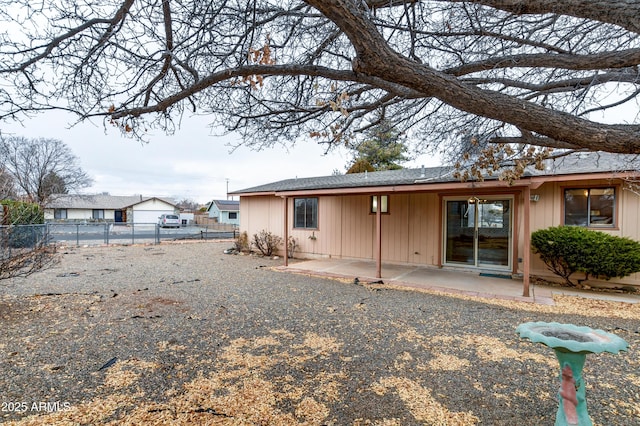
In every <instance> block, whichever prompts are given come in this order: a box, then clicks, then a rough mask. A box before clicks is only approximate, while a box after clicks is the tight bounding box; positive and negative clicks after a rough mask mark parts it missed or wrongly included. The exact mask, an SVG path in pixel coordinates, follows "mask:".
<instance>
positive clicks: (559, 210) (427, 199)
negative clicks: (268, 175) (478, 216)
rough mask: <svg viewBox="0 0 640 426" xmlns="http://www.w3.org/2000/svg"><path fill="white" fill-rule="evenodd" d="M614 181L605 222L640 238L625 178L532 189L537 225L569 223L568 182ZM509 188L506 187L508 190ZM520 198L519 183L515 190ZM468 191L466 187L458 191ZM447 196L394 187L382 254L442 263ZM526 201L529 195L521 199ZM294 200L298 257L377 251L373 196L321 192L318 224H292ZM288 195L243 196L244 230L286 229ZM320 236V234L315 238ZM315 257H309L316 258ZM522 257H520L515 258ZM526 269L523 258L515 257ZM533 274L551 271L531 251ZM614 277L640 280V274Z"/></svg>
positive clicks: (518, 219)
mask: <svg viewBox="0 0 640 426" xmlns="http://www.w3.org/2000/svg"><path fill="white" fill-rule="evenodd" d="M596 186H615V187H616V191H617V192H616V196H617V203H616V224H617V227H616V228H611V229H605V228H603V229H600V230H601V231H603V232H607V233H610V234H611V235H618V236H625V237H629V238H631V239H634V240H636V241H640V215H639V214H638V212H639V211H640V196H639V195H638V194H636V193H634V192H632V191H630V190H627V189H624V185H622V181H621V180H604V179H600V180H587V181H584V180H583V181H562V182H560V181H552V182H548V183H544V184H542V185H541V186H540V187H538V188H533V189H532V190H531V194H532V195H537V196H539V200H538V201H533V202H531V204H530V205H531V218H530V225H531V226H530V228H531V232H534V231H536V230H538V229H544V228H547V227H550V226H558V225H562V224H563V205H564V192H563V191H564V189H565V188H584V187H596ZM504 192H505V193H506V192H507V191H504ZM510 193H511V194H514V196H515V198H517V199H521V198H520V197H521V196H522V195H521V193H520V190H519V189H515V190H510ZM452 194H456V195H462V196H464V193H463V192H456V193H452ZM441 200H442V198H441V197H440V196H439V195H438V194H437V193H435V192H433V193H409V194H394V193H392V194H389V214H384V215H382V260H383V262H392V263H394V262H395V263H409V264H422V265H438V264H439V261H440V259H439V256H440V250H441V247H442V242H441V238H442V208H443V206H442V201H441ZM522 201H523V202H526V201H527V200H522ZM287 202H288V203H289V217H288V224H289V235H291V236H292V237H294V238H296V240H297V242H298V246H299V250H298V253H297V257H303V258H304V257H305V256H307V255H313V256H326V257H338V258H360V259H373V258H374V253H375V247H374V246H375V241H376V226H375V215H373V214H371V213H370V211H369V210H370V205H369V203H370V196H369V195H331V196H318V228H317V229H314V230H310V229H309V230H307V229H294V228H293V215H294V209H293V197H290V198H287ZM523 202H518V203H515V204H514V207H515V208H517V210H518V212H517V214H514V220H515V222H514V227H517V235H518V236H519V240H520V241H518V242H516V244H517V257H518V258H522V257H523V254H524V250H525V247H524V246H523V243H522V235H523V230H524V222H523V221H524V215H523ZM283 216H284V204H283V199H282V198H280V197H275V196H273V195H271V196H269V195H260V196H243V197H241V201H240V230H241V231H247V233H248V234H249V237H250V238H251V237H252V236H253V234H255V233H257V232H259V231H261V230H262V229H268V230H270V231H271V232H273V233H274V234H276V235H279V236H284V217H283ZM310 236H314V237H315V239H310V238H309V237H310ZM313 256H311V257H313ZM516 261H517V259H514V262H516ZM517 267H518V271H520V272H522V263H518V264H517ZM531 273H532V274H533V275H545V276H550V275H552V274H551V273H550V272H549V271H548V270H547V268H546V266H545V265H544V264H543V263H542V262H541V261H540V260H539V257H538V256H537V255H535V254H531ZM613 281H615V282H628V283H633V284H640V274H635V275H633V276H631V277H628V278H625V279H622V280H621V279H615V280H613Z"/></svg>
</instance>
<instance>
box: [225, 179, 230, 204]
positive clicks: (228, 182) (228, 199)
mask: <svg viewBox="0 0 640 426" xmlns="http://www.w3.org/2000/svg"><path fill="white" fill-rule="evenodd" d="M225 180H226V181H227V200H229V178H225Z"/></svg>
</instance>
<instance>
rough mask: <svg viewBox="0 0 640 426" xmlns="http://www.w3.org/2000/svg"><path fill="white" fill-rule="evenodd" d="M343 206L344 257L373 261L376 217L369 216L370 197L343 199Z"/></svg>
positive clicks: (361, 196)
mask: <svg viewBox="0 0 640 426" xmlns="http://www.w3.org/2000/svg"><path fill="white" fill-rule="evenodd" d="M342 206H343V208H342V243H341V250H342V256H343V257H354V258H363V259H373V253H374V252H373V244H374V241H375V220H374V219H375V216H374V215H371V214H369V196H367V195H357V196H353V197H343V200H342Z"/></svg>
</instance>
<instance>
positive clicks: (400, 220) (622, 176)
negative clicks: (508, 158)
mask: <svg viewBox="0 0 640 426" xmlns="http://www.w3.org/2000/svg"><path fill="white" fill-rule="evenodd" d="M634 158H635V157H634ZM547 163H548V164H546V168H545V170H543V171H540V170H528V171H527V173H526V174H525V176H523V177H522V178H521V179H519V180H517V181H515V182H513V184H512V185H509V184H508V183H507V182H505V181H501V180H499V179H497V178H496V177H495V176H494V177H488V178H487V179H485V180H484V181H482V182H480V181H474V182H461V181H459V180H456V179H455V178H453V176H452V169H451V168H445V167H435V168H421V169H402V170H391V171H381V172H371V173H359V174H350V175H339V176H326V177H316V178H303V179H289V180H284V181H279V182H274V183H269V184H266V185H261V186H257V187H253V188H248V189H244V190H240V191H235V192H233V194H234V195H239V196H240V213H241V215H242V216H241V221H240V230H241V231H246V232H247V233H248V234H249V235H253V234H255V233H257V232H259V231H261V230H263V229H265V230H268V231H271V232H273V233H274V234H276V235H279V236H282V237H284V238H285V240H286V239H287V238H288V237H289V236H291V237H294V238H295V239H296V240H297V242H298V247H299V249H298V252H297V255H298V256H300V257H307V258H318V257H319V258H322V257H327V258H328V257H333V258H349V259H370V260H375V261H376V269H377V270H376V271H375V272H376V276H378V277H380V276H381V272H380V271H381V264H382V262H385V263H391V264H393V263H396V264H411V265H430V266H434V267H442V268H451V269H454V268H464V269H470V270H476V271H479V272H486V271H493V272H497V273H502V274H505V273H506V274H509V275H519V274H521V275H522V276H523V286H524V289H523V293H524V294H525V295H528V294H529V276H530V274H535V275H542V276H550V272H549V271H548V270H547V269H546V267H545V265H544V264H543V263H542V262H541V261H540V260H539V258H538V257H537V256H535V255H533V254H532V253H531V250H530V236H531V232H533V231H535V230H537V229H542V228H547V227H550V226H557V225H563V224H566V225H576V226H585V227H588V228H591V229H597V230H600V231H604V232H607V233H610V234H612V235H617V236H625V237H630V238H632V239H634V240H640V216H639V215H638V212H639V211H640V197H639V196H638V195H637V193H636V192H634V191H632V190H629V188H630V187H631V185H630V182H632V181H633V180H634V179H638V177H639V176H640V174H639V173H638V171H637V169H636V167H635V166H633V165H631V163H630V162H629V156H620V155H612V154H606V153H589V154H574V155H571V156H567V157H565V158H563V159H557V160H555V161H548V162H547ZM286 262H287V260H286V256H285V264H286ZM372 272H373V271H372ZM372 275H373V273H372ZM617 282H624V283H629V284H634V285H640V274H634V275H632V276H630V277H627V278H624V279H618V280H617Z"/></svg>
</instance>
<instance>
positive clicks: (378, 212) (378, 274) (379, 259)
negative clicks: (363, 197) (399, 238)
mask: <svg viewBox="0 0 640 426" xmlns="http://www.w3.org/2000/svg"><path fill="white" fill-rule="evenodd" d="M375 197H376V206H377V208H376V278H382V195H380V194H378V195H376V196H375Z"/></svg>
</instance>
